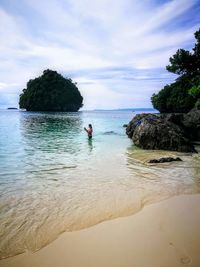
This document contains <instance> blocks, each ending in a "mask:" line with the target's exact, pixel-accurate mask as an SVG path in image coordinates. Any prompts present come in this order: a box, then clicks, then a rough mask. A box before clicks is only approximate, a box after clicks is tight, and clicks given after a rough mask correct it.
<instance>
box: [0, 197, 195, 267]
mask: <svg viewBox="0 0 200 267" xmlns="http://www.w3.org/2000/svg"><path fill="white" fill-rule="evenodd" d="M8 266H9V267H27V266H28V267H36V266H37V267H47V266H48V267H55V266H57V267H66V266H67V267H79V266H81V267H108V266H109V267H122V266H123V267H133V266H135V267H169V266H170V267H179V266H190V267H197V266H200V195H182V196H176V197H173V198H171V199H168V200H165V201H162V202H159V203H156V204H152V205H149V206H146V207H144V208H143V210H142V211H140V212H138V213H137V214H134V215H132V216H129V217H124V218H118V219H115V220H111V221H107V222H103V223H100V224H98V225H96V226H93V227H90V228H88V229H84V230H80V231H76V232H66V233H64V234H62V235H61V236H60V237H59V238H58V239H57V240H55V241H54V242H52V243H51V244H49V245H48V246H46V247H45V248H43V249H41V250H39V251H37V252H35V253H31V252H27V253H24V254H21V255H18V256H15V257H12V258H8V259H5V260H2V261H0V267H8Z"/></svg>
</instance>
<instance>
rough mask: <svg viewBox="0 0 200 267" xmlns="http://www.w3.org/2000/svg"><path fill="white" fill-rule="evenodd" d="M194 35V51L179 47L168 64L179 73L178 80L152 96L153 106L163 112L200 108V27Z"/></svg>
mask: <svg viewBox="0 0 200 267" xmlns="http://www.w3.org/2000/svg"><path fill="white" fill-rule="evenodd" d="M194 35H195V38H196V43H195V46H194V48H193V49H192V51H188V50H185V49H178V50H177V52H176V54H175V55H173V56H172V57H170V59H169V61H170V64H169V65H168V66H166V69H167V70H168V71H169V72H172V73H175V74H177V75H178V78H177V79H176V81H175V82H174V83H172V84H167V85H166V86H165V87H164V88H163V89H162V90H160V91H159V92H158V93H157V94H153V96H152V98H151V101H152V104H153V107H154V108H155V109H157V110H159V111H160V112H162V113H170V112H177V113H181V112H182V113H186V112H189V111H190V110H191V109H192V108H194V107H196V108H197V109H200V29H199V30H198V31H196V32H195V34H194Z"/></svg>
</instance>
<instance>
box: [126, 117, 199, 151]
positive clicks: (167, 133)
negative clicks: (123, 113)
mask: <svg viewBox="0 0 200 267" xmlns="http://www.w3.org/2000/svg"><path fill="white" fill-rule="evenodd" d="M175 120H178V121H180V122H181V116H174V117H173V116H169V114H166V115H165V114H161V115H160V114H151V113H143V114H138V115H136V116H135V117H134V118H133V119H132V120H131V122H130V123H129V124H128V126H127V128H126V133H127V135H128V137H129V138H131V139H132V140H133V142H134V144H135V145H136V146H139V147H141V148H143V149H158V150H159V149H162V150H171V151H180V152H196V151H195V148H194V146H193V145H192V144H191V143H190V141H189V139H188V138H187V137H186V135H185V132H184V129H183V128H182V127H181V126H179V125H178V124H175V123H174V122H173V121H175Z"/></svg>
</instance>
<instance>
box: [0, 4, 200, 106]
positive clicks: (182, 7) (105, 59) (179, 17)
mask: <svg viewBox="0 0 200 267" xmlns="http://www.w3.org/2000/svg"><path fill="white" fill-rule="evenodd" d="M199 14H200V0H174V1H166V0H164V1H161V0H143V1H141V0H20V1H17V0H0V36H1V41H0V107H8V106H18V97H19V94H20V92H21V91H22V89H23V88H25V87H26V83H27V81H28V80H29V79H31V78H34V77H36V76H38V75H40V74H41V73H42V71H43V70H44V69H47V68H50V69H53V70H57V71H58V72H60V73H61V74H63V75H64V76H66V77H71V78H72V79H73V80H74V81H76V82H78V87H79V90H80V91H81V94H82V95H83V97H84V109H94V108H98V109H99V108H111V109H112V108H126V107H133V108H138V107H151V102H150V97H151V95H152V93H154V92H157V91H159V89H161V88H162V87H163V86H164V85H165V84H167V83H170V82H172V81H173V80H174V79H175V78H176V76H175V75H173V74H170V73H168V72H167V71H166V70H165V66H166V65H167V64H168V60H169V57H170V56H171V55H173V54H174V53H175V52H176V50H177V49H178V48H185V49H191V48H192V47H193V46H194V42H195V39H194V32H195V31H196V30H198V28H199V27H200V16H199Z"/></svg>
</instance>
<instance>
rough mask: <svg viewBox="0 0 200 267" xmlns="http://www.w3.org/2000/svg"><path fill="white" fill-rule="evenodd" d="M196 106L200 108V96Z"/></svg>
mask: <svg viewBox="0 0 200 267" xmlns="http://www.w3.org/2000/svg"><path fill="white" fill-rule="evenodd" d="M195 107H196V108H197V109H199V110H200V98H199V99H198V100H197V102H196V103H195Z"/></svg>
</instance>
